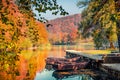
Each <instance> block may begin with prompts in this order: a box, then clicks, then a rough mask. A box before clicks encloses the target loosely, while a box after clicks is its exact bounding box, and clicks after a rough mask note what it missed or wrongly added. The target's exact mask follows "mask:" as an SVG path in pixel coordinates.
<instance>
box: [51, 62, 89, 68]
mask: <svg viewBox="0 0 120 80" xmlns="http://www.w3.org/2000/svg"><path fill="white" fill-rule="evenodd" d="M87 64H88V62H87V61H82V62H62V61H61V62H59V63H57V64H54V65H53V69H55V70H77V69H84V68H86V66H87Z"/></svg>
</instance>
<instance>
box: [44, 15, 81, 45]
mask: <svg viewBox="0 0 120 80" xmlns="http://www.w3.org/2000/svg"><path fill="white" fill-rule="evenodd" d="M80 21H81V14H74V15H70V16H66V17H62V18H57V19H54V20H50V21H48V23H47V24H46V25H47V27H46V28H47V30H48V34H49V40H50V42H51V43H52V44H68V43H74V41H75V40H76V38H77V37H78V34H77V33H78V30H77V28H78V23H79V22H80Z"/></svg>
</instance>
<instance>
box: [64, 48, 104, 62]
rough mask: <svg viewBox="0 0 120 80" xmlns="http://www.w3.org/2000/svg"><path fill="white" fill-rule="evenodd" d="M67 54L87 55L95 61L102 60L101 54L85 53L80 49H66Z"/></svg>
mask: <svg viewBox="0 0 120 80" xmlns="http://www.w3.org/2000/svg"><path fill="white" fill-rule="evenodd" d="M66 53H67V54H77V55H80V56H83V57H87V58H90V59H93V60H96V61H99V60H100V61H101V60H103V56H102V55H93V54H86V53H82V52H81V51H75V50H66Z"/></svg>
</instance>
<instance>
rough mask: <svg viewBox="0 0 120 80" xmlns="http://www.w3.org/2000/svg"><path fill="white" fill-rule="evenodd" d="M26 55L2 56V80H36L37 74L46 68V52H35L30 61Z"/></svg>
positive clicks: (0, 61)
mask: <svg viewBox="0 0 120 80" xmlns="http://www.w3.org/2000/svg"><path fill="white" fill-rule="evenodd" d="M28 52H29V51H28ZM24 54H28V55H29V53H24ZM24 54H19V55H14V54H13V53H10V55H4V56H3V55H0V80H34V77H35V75H36V72H38V71H42V70H43V69H44V68H45V58H46V57H47V52H46V51H35V52H33V53H32V55H31V57H30V58H29V59H26V57H25V56H24Z"/></svg>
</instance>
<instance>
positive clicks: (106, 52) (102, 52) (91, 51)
mask: <svg viewBox="0 0 120 80" xmlns="http://www.w3.org/2000/svg"><path fill="white" fill-rule="evenodd" d="M82 52H83V53H86V54H110V53H111V51H110V50H83V51H82Z"/></svg>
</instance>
